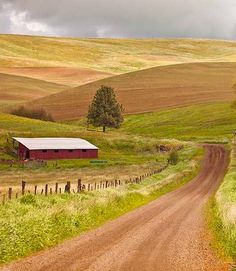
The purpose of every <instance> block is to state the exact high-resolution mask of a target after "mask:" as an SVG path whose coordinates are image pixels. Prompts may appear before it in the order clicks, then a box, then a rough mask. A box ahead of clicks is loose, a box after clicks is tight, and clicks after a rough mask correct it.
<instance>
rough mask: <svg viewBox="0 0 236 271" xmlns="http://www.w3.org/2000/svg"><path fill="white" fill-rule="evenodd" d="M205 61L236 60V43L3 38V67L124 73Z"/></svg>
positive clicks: (0, 45) (0, 44)
mask: <svg viewBox="0 0 236 271" xmlns="http://www.w3.org/2000/svg"><path fill="white" fill-rule="evenodd" d="M201 61H204V62H218V61H221V62H232V61H236V43H235V42H229V41H218V40H192V39H91V38H90V39H81V38H54V37H35V36H19V35H0V66H1V67H76V68H89V69H93V70H98V71H105V72H109V73H116V74H120V73H124V72H131V71H136V70H139V69H144V68H150V67H154V66H160V65H168V64H177V63H188V62H201Z"/></svg>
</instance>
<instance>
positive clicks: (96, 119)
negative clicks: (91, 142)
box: [87, 86, 124, 132]
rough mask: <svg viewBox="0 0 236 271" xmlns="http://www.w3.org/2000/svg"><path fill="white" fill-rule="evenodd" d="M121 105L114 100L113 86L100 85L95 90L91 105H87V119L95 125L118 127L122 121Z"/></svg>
mask: <svg viewBox="0 0 236 271" xmlns="http://www.w3.org/2000/svg"><path fill="white" fill-rule="evenodd" d="M123 111H124V110H123V106H122V105H121V104H119V103H118V102H117V100H116V95H115V92H114V90H113V88H111V87H108V86H101V88H100V89H98V90H97V93H96V94H95V96H94V98H93V101H92V103H91V105H90V106H89V110H88V116H87V121H88V124H92V125H94V126H95V127H99V126H102V127H103V132H105V131H106V127H114V128H119V127H120V126H121V124H122V122H123V120H124V119H123V116H122V113H123Z"/></svg>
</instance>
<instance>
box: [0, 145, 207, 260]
mask: <svg viewBox="0 0 236 271" xmlns="http://www.w3.org/2000/svg"><path fill="white" fill-rule="evenodd" d="M202 156H203V149H202V148H199V147H196V146H193V147H192V148H191V149H188V150H186V151H185V152H183V153H182V155H180V160H179V163H178V164H177V165H170V166H169V167H168V168H167V169H166V170H164V171H163V172H162V173H161V174H157V175H154V176H152V177H150V178H147V179H146V180H144V181H143V182H142V183H140V184H135V185H134V184H129V185H125V186H121V187H119V188H116V189H114V188H109V189H107V190H100V191H96V192H90V193H81V194H64V195H53V196H52V195H50V196H48V197H43V196H36V197H34V196H32V195H26V196H24V197H22V198H21V199H17V200H13V201H11V202H7V203H6V204H5V205H0V241H1V245H0V263H2V264H3V263H7V262H10V261H12V260H15V259H19V258H21V257H24V256H27V255H29V254H31V253H33V252H36V251H39V250H42V249H44V248H48V247H52V246H55V245H56V244H58V243H60V242H62V241H63V240H65V239H68V238H70V237H73V236H77V235H78V234H81V233H82V232H86V231H88V230H91V229H93V228H96V227H98V226H100V225H102V224H103V223H105V222H106V221H109V220H112V219H115V218H116V217H118V216H121V215H122V214H124V213H126V212H128V211H131V210H133V209H135V208H137V207H140V206H142V205H145V204H147V203H149V202H150V201H152V200H155V199H157V198H158V197H160V196H162V195H164V194H166V193H168V192H170V191H173V190H174V189H177V188H178V187H180V186H181V185H183V184H185V183H186V182H187V181H189V180H191V179H192V178H193V177H194V176H195V175H196V174H197V173H198V171H199V169H200V161H201V159H202Z"/></svg>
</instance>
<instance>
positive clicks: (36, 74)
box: [0, 67, 112, 92]
mask: <svg viewBox="0 0 236 271" xmlns="http://www.w3.org/2000/svg"><path fill="white" fill-rule="evenodd" d="M0 73H4V74H10V75H17V76H23V77H28V78H34V79H39V80H42V81H46V82H50V83H55V84H60V85H63V86H67V88H70V87H76V86H79V85H83V84H86V83H90V82H92V81H96V80H99V79H103V78H106V77H109V76H111V75H112V74H110V73H106V72H100V71H96V70H92V69H82V68H70V67H51V68H48V67H10V68H9V67H7V68H6V67H0ZM46 82H45V85H46ZM45 88H46V86H45ZM46 89H47V88H46ZM59 91H62V89H58V92H59Z"/></svg>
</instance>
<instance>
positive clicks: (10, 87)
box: [0, 73, 67, 111]
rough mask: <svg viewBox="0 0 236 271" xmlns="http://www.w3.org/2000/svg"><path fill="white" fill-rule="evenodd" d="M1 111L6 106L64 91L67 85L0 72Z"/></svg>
mask: <svg viewBox="0 0 236 271" xmlns="http://www.w3.org/2000/svg"><path fill="white" fill-rule="evenodd" d="M0 82H1V84H0V111H1V109H3V108H4V107H5V106H8V105H13V104H16V103H20V102H26V101H29V100H33V99H37V98H40V97H44V96H47V95H50V94H52V93H56V92H60V91H63V90H65V89H66V88H67V86H64V85H60V84H55V83H50V82H45V81H42V80H37V79H32V78H28V77H24V76H15V75H8V74H3V73H0Z"/></svg>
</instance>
